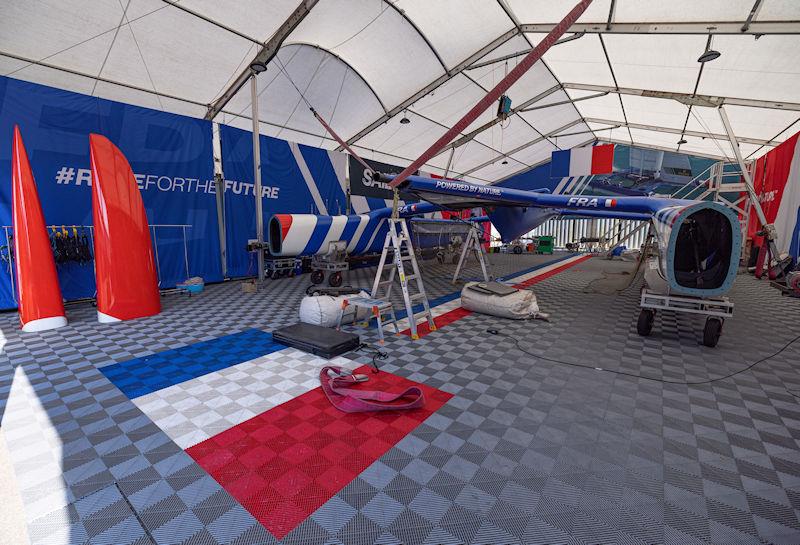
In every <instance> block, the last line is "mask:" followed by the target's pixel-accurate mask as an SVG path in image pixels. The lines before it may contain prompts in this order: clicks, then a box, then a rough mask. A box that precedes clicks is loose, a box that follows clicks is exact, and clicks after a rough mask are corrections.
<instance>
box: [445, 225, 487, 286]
mask: <svg viewBox="0 0 800 545" xmlns="http://www.w3.org/2000/svg"><path fill="white" fill-rule="evenodd" d="M478 231H479V227H478V226H477V225H475V224H473V225H472V226H471V227H470V229H469V234H468V235H467V240H465V241H464V246H463V248H461V257H459V258H458V265H457V266H456V270H455V272H454V273H453V284H455V283H456V282H457V281H458V277H459V276H460V275H461V269H462V267H463V266H464V262H465V261H466V260H467V256H469V254H470V252H473V253H474V254H475V258H476V259H477V260H478V263H480V264H481V271H483V281H484V282H491V281H492V280H494V275H492V274H490V273H489V268H488V267H487V265H486V253H485V252H484V251H483V246H481V240H480V239H481V236H480V235H479V234H478Z"/></svg>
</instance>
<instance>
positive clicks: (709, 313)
mask: <svg viewBox="0 0 800 545" xmlns="http://www.w3.org/2000/svg"><path fill="white" fill-rule="evenodd" d="M639 306H640V307H641V308H642V310H641V312H640V313H639V319H638V321H637V322H636V332H637V333H639V335H641V336H643V337H646V336H648V335H650V333H651V332H652V331H653V323H654V322H655V317H656V311H657V310H671V311H674V312H685V313H689V314H700V315H702V316H705V317H706V323H705V326H704V327H703V344H704V345H705V346H708V347H712V348H713V347H715V346H717V343H718V342H719V337H720V335H722V324H723V323H724V322H725V318H728V317H730V316H733V303H731V302H730V301H729V300H728V298H727V297H720V298H718V299H704V298H701V297H691V296H688V295H664V294H660V293H655V292H652V291H649V290H648V289H647V288H644V289H642V298H641V301H640V303H639Z"/></svg>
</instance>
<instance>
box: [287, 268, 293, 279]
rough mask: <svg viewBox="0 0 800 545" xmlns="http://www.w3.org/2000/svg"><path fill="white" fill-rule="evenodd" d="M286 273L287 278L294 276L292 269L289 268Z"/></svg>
mask: <svg viewBox="0 0 800 545" xmlns="http://www.w3.org/2000/svg"><path fill="white" fill-rule="evenodd" d="M287 275H288V276H289V278H294V269H289V270H288V271H287Z"/></svg>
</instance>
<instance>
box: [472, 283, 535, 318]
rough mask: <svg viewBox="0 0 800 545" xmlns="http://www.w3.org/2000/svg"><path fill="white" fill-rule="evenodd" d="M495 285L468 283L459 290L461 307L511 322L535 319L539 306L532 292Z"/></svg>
mask: <svg viewBox="0 0 800 545" xmlns="http://www.w3.org/2000/svg"><path fill="white" fill-rule="evenodd" d="M495 284H497V283H496V282H468V283H467V284H466V285H465V286H464V289H463V290H461V306H462V307H464V308H465V309H467V310H471V311H473V312H480V313H481V314H489V315H491V316H499V317H500V318H511V319H513V320H527V319H529V318H536V317H537V315H538V314H539V304H538V303H537V301H536V295H534V293H533V292H532V291H528V290H519V289H516V288H512V287H510V286H504V285H502V284H497V285H496V286H495ZM503 288H506V289H503ZM503 293H505V295H503Z"/></svg>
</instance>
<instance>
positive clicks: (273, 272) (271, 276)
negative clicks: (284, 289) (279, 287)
mask: <svg viewBox="0 0 800 545" xmlns="http://www.w3.org/2000/svg"><path fill="white" fill-rule="evenodd" d="M264 276H265V277H266V278H274V277H275V271H266V272H264Z"/></svg>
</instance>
